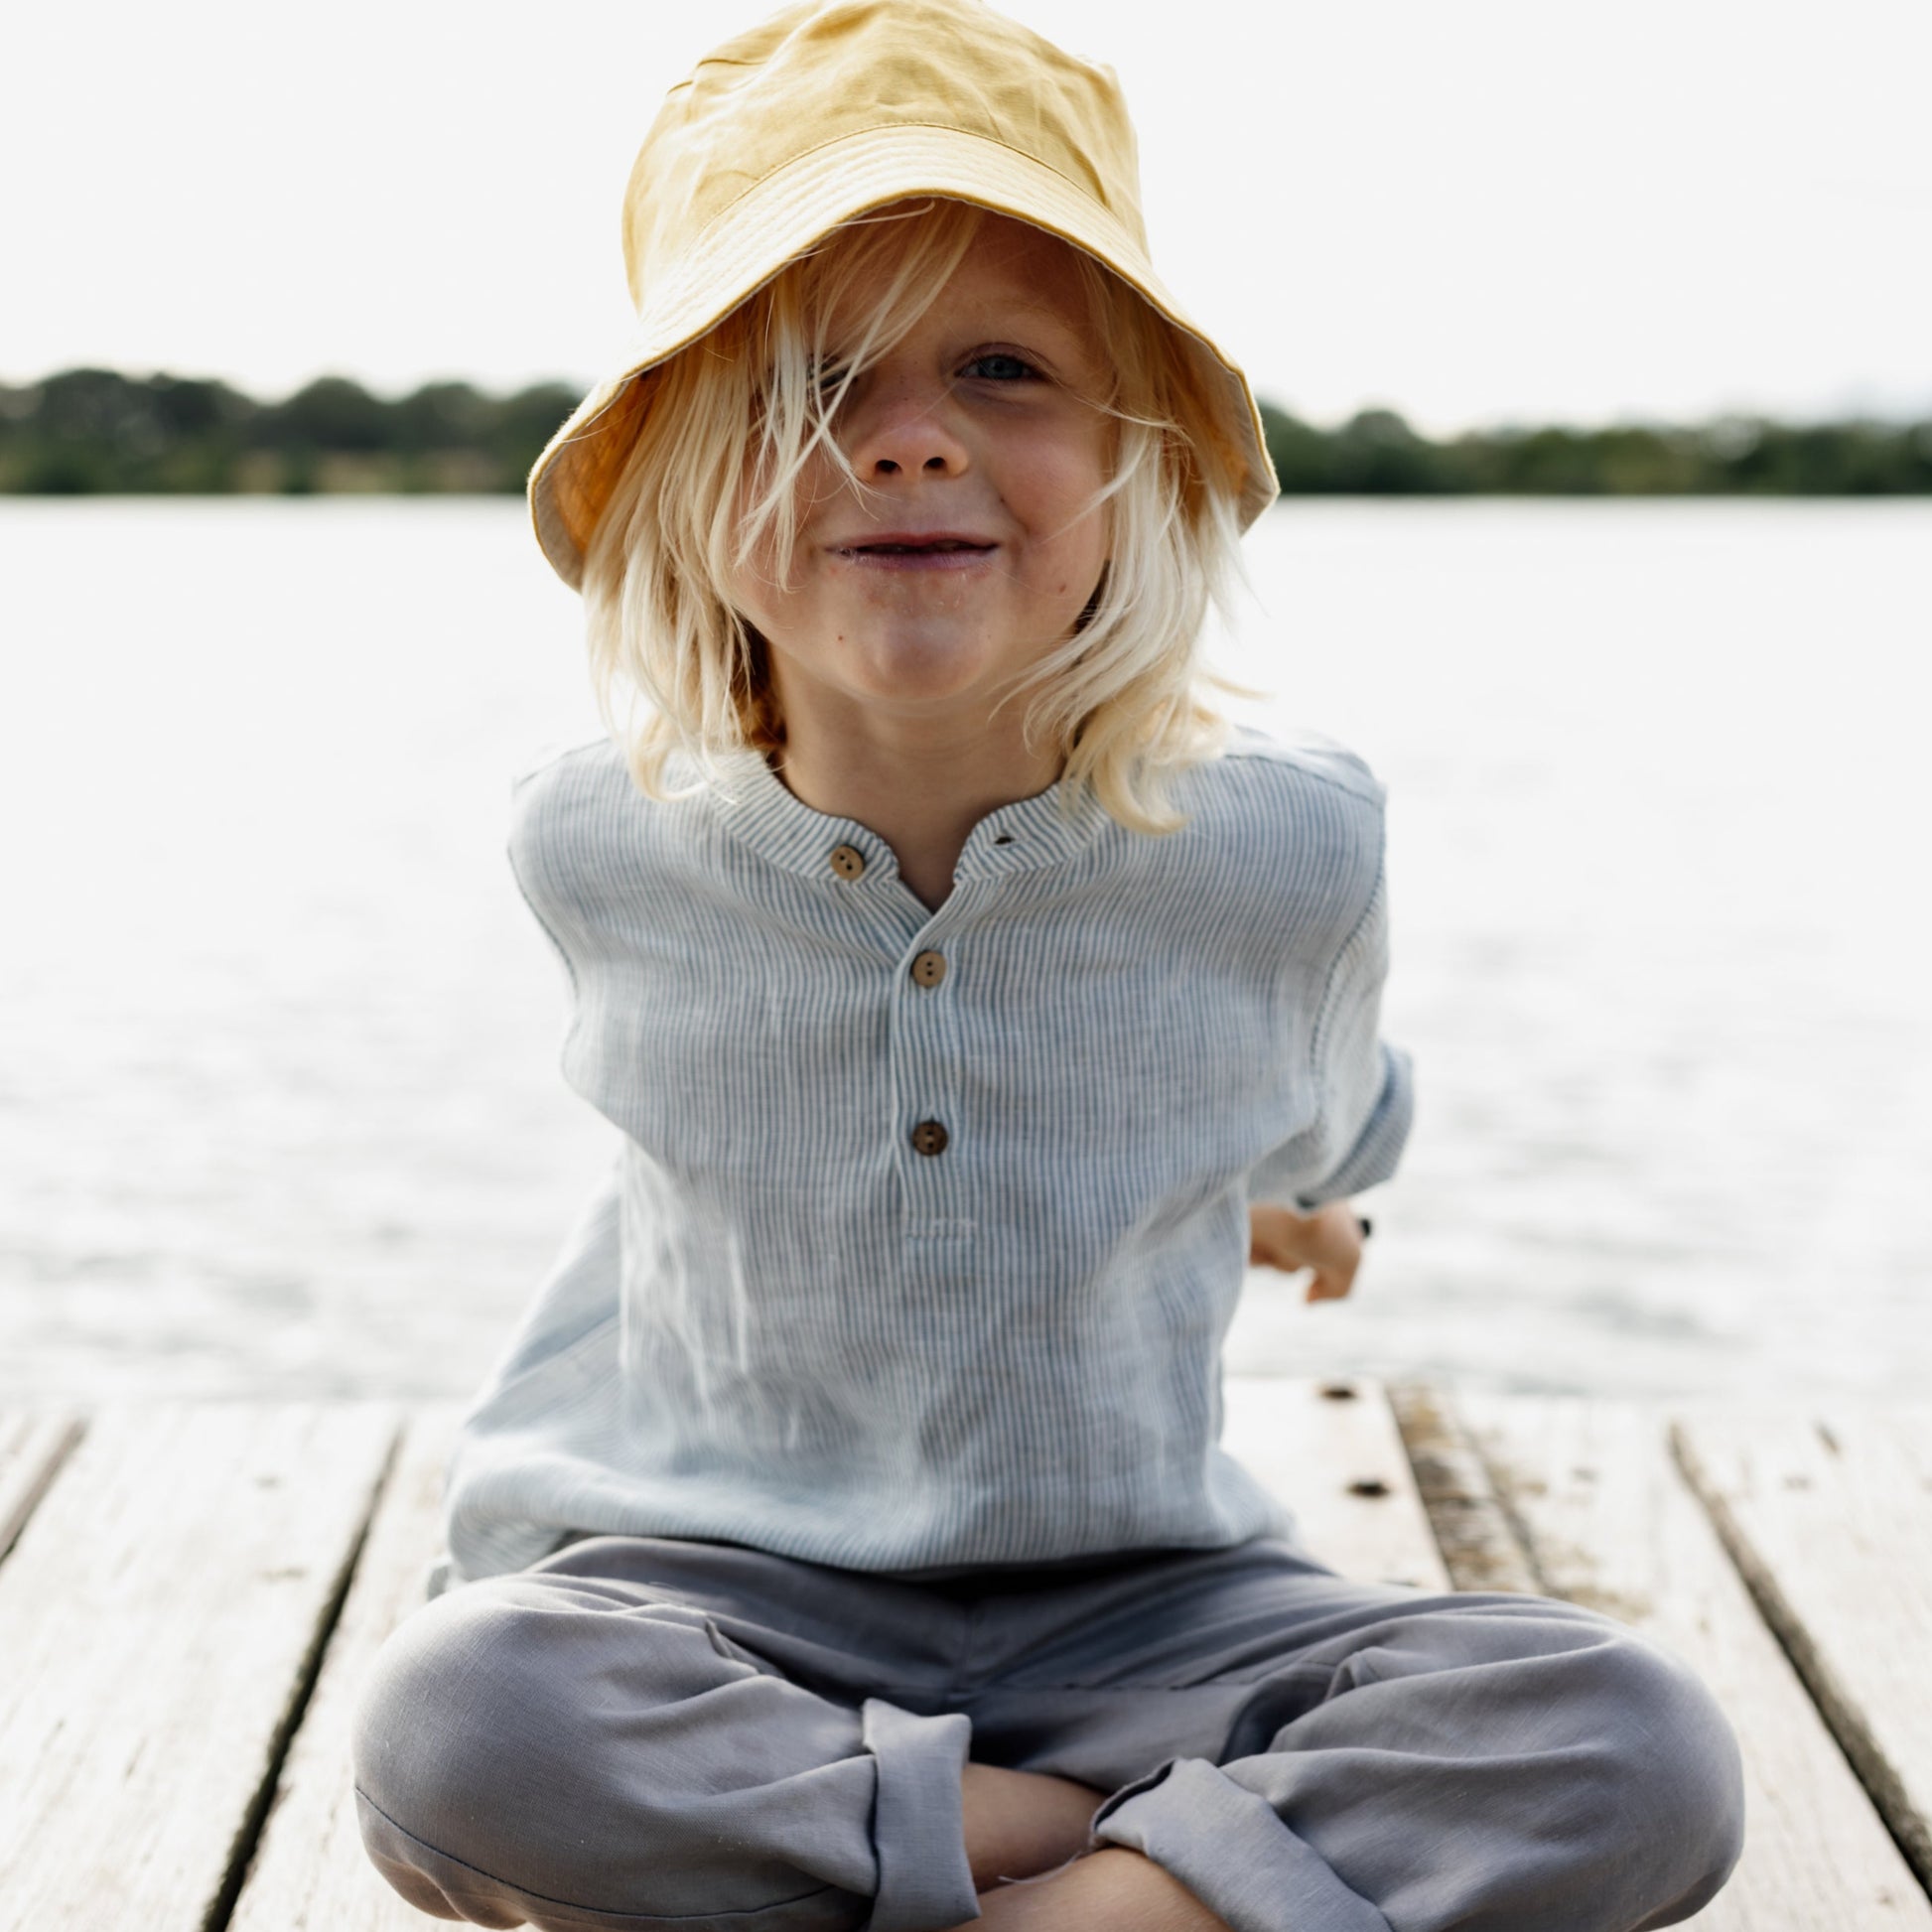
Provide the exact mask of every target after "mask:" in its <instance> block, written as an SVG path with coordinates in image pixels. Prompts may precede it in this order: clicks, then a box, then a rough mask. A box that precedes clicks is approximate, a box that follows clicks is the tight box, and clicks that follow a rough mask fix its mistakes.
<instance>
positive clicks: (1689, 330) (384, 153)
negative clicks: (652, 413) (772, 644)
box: [0, 0, 1932, 433]
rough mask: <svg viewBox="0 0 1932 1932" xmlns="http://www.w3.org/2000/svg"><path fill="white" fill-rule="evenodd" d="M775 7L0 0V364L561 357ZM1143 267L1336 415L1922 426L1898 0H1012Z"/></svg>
mask: <svg viewBox="0 0 1932 1932" xmlns="http://www.w3.org/2000/svg"><path fill="white" fill-rule="evenodd" d="M767 11H769V9H768V8H766V7H765V6H764V5H762V4H761V0H752V4H750V5H747V4H743V0H675V3H673V0H627V4H621V5H620V4H615V0H544V4H543V5H541V6H539V5H526V6H519V7H514V8H509V7H502V6H493V7H492V6H488V5H484V6H479V5H476V4H474V0H472V4H467V5H462V6H458V5H455V4H443V0H379V3H378V0H332V4H331V5H329V6H327V7H321V8H310V7H301V6H295V7H284V6H274V5H266V4H263V0H177V4H173V5H168V6H155V5H151V4H141V5H136V4H134V3H133V0H106V4H98V3H96V4H89V0H69V3H68V4H64V5H60V6H53V5H44V6H38V7H32V8H19V9H15V10H14V11H13V14H12V18H11V20H10V22H9V24H8V26H7V28H6V30H5V35H4V41H3V42H0V48H4V52H5V54H6V57H7V65H8V68H9V69H10V71H9V80H8V87H7V95H8V99H7V107H6V112H5V114H4V115H0V208H3V210H4V241H5V246H4V254H0V380H7V381H24V380H28V379H31V378H33V377H35V376H38V375H42V374H45V373H47V372H49V371H51V370H53V369H56V368H62V367H68V366H71V365H73V364H76V363H80V362H92V363H105V364H109V365H113V366H118V367H122V368H127V369H132V370H140V371H146V370H151V369H158V368H159V369H168V370H172V371H175V372H178V373H182V374H207V375H219V376H224V377H226V378H228V379H229V380H231V381H234V382H237V383H239V384H241V385H242V386H244V387H247V388H249V389H252V390H254V391H256V392H257V393H262V394H276V393H280V392H283V391H285V390H287V389H289V388H292V387H294V386H295V385H297V384H299V383H301V382H303V381H305V380H307V379H308V378H309V377H311V376H314V375H317V374H320V373H323V372H325V371H337V372H342V373H345V374H349V375H353V376H357V377H359V378H361V379H362V380H364V381H366V382H368V383H370V384H371V385H373V386H375V387H377V388H379V389H382V390H385V391H395V390H398V389H401V388H404V387H408V386H412V385H413V384H415V383H416V382H418V381H421V380H424V379H426V378H429V377H437V376H462V377H468V378H471V379H473V380H476V381H479V382H482V383H483V384H484V385H486V386H490V387H501V386H504V385H509V384H518V383H522V382H525V381H529V380H533V379H536V378H539V377H545V376H564V377H567V378H569V379H572V380H580V379H584V378H587V377H589V376H590V375H592V374H593V373H594V372H595V371H596V370H597V369H598V368H600V367H601V366H602V365H603V364H604V362H605V361H606V360H607V359H608V358H609V357H610V356H612V355H613V354H614V352H615V349H616V345H618V344H619V342H620V341H621V338H622V336H623V333H624V328H625V325H626V323H627V322H628V319H629V310H628V305H627V298H626V296H625V293H624V286H623V276H622V263H621V253H620V244H619V239H618V211H619V207H620V204H621V195H622V189H623V183H624V177H625V175H626V173H627V172H628V169H629V165H630V160H631V157H632V155H633V154H634V152H635V150H636V146H637V143H638V140H639V139H640V138H641V136H642V134H643V131H644V129H645V128H646V126H647V125H648V124H649V122H650V120H651V117H652V115H653V114H654V113H655V111H656V108H657V103H658V101H659V99H660V98H661V96H662V94H663V92H664V90H665V88H666V87H667V86H669V85H670V84H671V83H672V82H673V81H675V80H677V79H678V78H680V77H681V76H682V75H683V74H684V73H685V72H686V71H687V70H688V69H689V67H690V65H691V63H692V62H693V61H694V60H695V59H696V58H697V57H698V56H699V55H700V54H702V53H704V52H705V51H706V50H707V49H708V48H710V47H712V46H714V45H716V44H717V43H718V42H719V41H721V40H723V39H725V38H727V37H728V36H729V35H731V34H732V33H734V32H736V31H737V30H738V29H740V28H741V27H743V26H746V25H749V24H751V23H752V22H753V21H755V20H757V19H758V18H759V17H760V15H761V14H763V13H764V12H767ZM1007 11H1010V12H1013V13H1015V14H1017V15H1019V16H1020V17H1021V18H1023V19H1025V20H1026V21H1028V22H1029V23H1030V24H1031V25H1033V26H1035V27H1037V28H1038V29H1040V30H1041V31H1042V32H1044V33H1045V34H1047V35H1048V36H1049V37H1051V38H1052V39H1055V40H1057V41H1059V42H1061V43H1062V44H1063V45H1065V46H1066V47H1068V48H1070V49H1072V50H1073V51H1075V52H1077V53H1080V54H1083V55H1085V56H1087V57H1089V58H1092V59H1097V60H1102V61H1105V62H1107V63H1109V64H1110V65H1111V66H1113V67H1114V68H1115V69H1116V70H1117V71H1118V72H1119V74H1120V76H1121V79H1122V82H1123V83H1124V85H1125V87H1126V89H1127V94H1128V99H1129V102H1130V104H1131V106H1132V108H1133V110H1134V114H1135V118H1136V121H1137V124H1138V126H1139V129H1140V134H1141V150H1142V169H1143V175H1144V178H1145V187H1146V198H1147V207H1148V218H1149V226H1150V229H1151V232H1152V238H1153V246H1154V255H1155V260H1156V262H1157V264H1158V265H1159V266H1160V268H1161V270H1162V272H1163V273H1164V275H1165V276H1166V278H1167V280H1168V282H1169V283H1170V285H1171V286H1172V287H1173V289H1174V291H1175V293H1176V294H1177V295H1178V297H1179V298H1180V300H1181V301H1182V302H1183V303H1184V304H1185V305H1186V306H1188V307H1189V308H1190V309H1191V310H1192V311H1193V312H1194V313H1195V314H1196V315H1197V316H1199V318H1200V319H1201V320H1202V321H1203V323H1205V324H1206V325H1207V326H1208V327H1210V328H1211V329H1213V330H1214V331H1215V332H1216V333H1217V334H1219V335H1220V336H1221V337H1222V339H1223V340H1224V341H1225V343H1226V344H1227V345H1228V346H1229V347H1230V348H1232V349H1233V350H1234V351H1235V352H1236V353H1237V354H1239V355H1241V356H1242V357H1243V358H1244V359H1245V360H1246V362H1247V365H1248V369H1249V373H1250V375H1251V376H1252V377H1253V378H1254V380H1255V383H1256V386H1257V387H1258V388H1259V389H1260V390H1261V391H1262V392H1263V393H1264V394H1267V395H1270V396H1273V397H1274V398H1276V399H1277V400H1279V401H1281V402H1283V403H1284V404H1286V405H1288V406H1289V407H1291V408H1295V409H1298V410H1300V411H1302V412H1303V413H1305V414H1307V415H1310V416H1311V417H1313V418H1315V419H1316V420H1321V421H1326V420H1331V419H1333V418H1336V417H1339V416H1341V415H1344V414H1346V413H1347V412H1349V411H1351V410H1353V409H1355V408H1358V407H1361V406H1363V405H1365V404H1370V403H1386V404H1389V405H1392V406H1394V407H1397V408H1400V409H1402V410H1403V411H1404V412H1405V413H1406V414H1407V415H1409V417H1410V418H1411V420H1412V421H1414V422H1416V423H1417V424H1418V425H1419V426H1421V427H1423V428H1425V429H1429V430H1433V431H1436V432H1439V433H1440V432H1443V431H1448V430H1452V429H1455V428H1458V427H1461V426H1464V425H1467V424H1474V423H1482V422H1497V421H1508V420H1518V421H1522V420H1546V419H1560V420H1570V421H1579V422H1582V421H1592V422H1595V421H1608V420H1611V419H1614V418H1617V417H1649V418H1672V417H1676V418H1686V417H1695V416H1703V415H1707V414H1712V413H1716V412H1718V411H1720V410H1724V409H1762V410H1766V411H1769V412H1772V413H1776V414H1785V415H1793V416H1804V415H1825V414H1835V413H1849V412H1853V411H1861V410H1872V411H1880V412H1887V413H1902V412H1908V411H1909V412H1912V413H1915V414H1923V415H1932V138H1928V114H1927V91H1926V90H1927V77H1928V75H1932V5H1928V4H1927V0H1833V4H1831V5H1830V6H1827V5H1826V4H1824V0H1807V4H1805V5H1802V6H1799V5H1794V4H1790V0H1615V4H1608V3H1607V0H1453V4H1445V0H1319V4H1313V3H1312V0H1288V4H1282V0H1252V3H1251V4H1235V3H1234V0H1188V4H1185V5H1173V4H1172V3H1171V0H1166V3H1164V4H1162V5H1159V6H1154V5H1147V4H1141V3H1140V0H1017V3H1016V4H1014V5H1012V6H1011V7H1009V8H1008V9H1007Z"/></svg>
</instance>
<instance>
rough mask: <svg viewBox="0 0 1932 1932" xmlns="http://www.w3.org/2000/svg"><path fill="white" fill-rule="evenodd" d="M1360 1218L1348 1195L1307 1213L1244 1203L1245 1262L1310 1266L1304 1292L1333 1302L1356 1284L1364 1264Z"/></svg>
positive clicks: (1291, 1268)
mask: <svg viewBox="0 0 1932 1932" xmlns="http://www.w3.org/2000/svg"><path fill="white" fill-rule="evenodd" d="M1362 1232H1363V1228H1362V1222H1361V1219H1360V1217H1359V1216H1358V1215H1357V1214H1356V1212H1355V1210H1354V1209H1353V1208H1352V1207H1350V1206H1349V1204H1348V1203H1347V1202H1346V1201H1340V1200H1331V1201H1326V1202H1324V1203H1323V1204H1322V1205H1321V1206H1319V1207H1317V1208H1316V1209H1315V1210H1314V1211H1313V1212H1312V1213H1311V1214H1298V1213H1296V1211H1295V1210H1294V1209H1293V1208H1292V1207H1277V1206H1275V1205H1274V1204H1273V1203H1272V1202H1266V1201H1263V1202H1258V1203H1257V1204H1256V1205H1254V1206H1252V1207H1250V1208H1249V1209H1248V1265H1249V1267H1251V1268H1279V1269H1281V1270H1283V1272H1284V1273H1286V1274H1291V1275H1292V1274H1294V1273H1295V1272H1296V1270H1297V1269H1300V1268H1312V1269H1313V1270H1314V1279H1313V1280H1312V1281H1311V1282H1310V1283H1309V1292H1308V1294H1307V1296H1306V1297H1305V1298H1304V1299H1305V1300H1307V1301H1310V1302H1333V1301H1337V1300H1339V1299H1340V1298H1341V1297H1342V1296H1344V1295H1346V1294H1347V1293H1348V1291H1349V1290H1350V1289H1351V1288H1353V1287H1354V1286H1355V1271H1356V1269H1358V1268H1359V1267H1360V1266H1361V1265H1362Z"/></svg>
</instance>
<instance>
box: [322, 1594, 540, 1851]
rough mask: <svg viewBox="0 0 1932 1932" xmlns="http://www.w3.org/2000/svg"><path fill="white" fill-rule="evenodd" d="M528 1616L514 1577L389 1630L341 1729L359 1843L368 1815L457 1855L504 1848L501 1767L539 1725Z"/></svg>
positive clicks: (439, 1602)
mask: <svg viewBox="0 0 1932 1932" xmlns="http://www.w3.org/2000/svg"><path fill="white" fill-rule="evenodd" d="M533 1613H534V1606H531V1605H529V1604H527V1603H526V1602H525V1600H524V1599H523V1596H522V1593H521V1591H520V1590H519V1589H518V1587H517V1580H516V1579H514V1578H492V1579H488V1580H485V1581H483V1582H481V1583H477V1584H473V1585H468V1586H466V1587H463V1588H461V1589H458V1590H453V1591H451V1592H449V1593H448V1594H447V1595H444V1596H439V1597H437V1598H436V1599H435V1600H433V1601H432V1602H430V1603H427V1604H425V1605H424V1606H423V1607H422V1608H420V1609H418V1610H415V1611H413V1612H412V1613H411V1614H410V1615H409V1616H407V1617H405V1618H404V1619H403V1620H402V1622H401V1623H399V1624H398V1625H397V1626H396V1628H395V1629H394V1630H393V1631H392V1632H391V1633H390V1635H389V1637H388V1639H387V1640H386V1641H385V1642H384V1644H383V1645H382V1648H381V1649H380V1650H379V1651H378V1652H377V1653H376V1657H375V1661H374V1663H373V1665H372V1666H371V1667H370V1669H369V1672H368V1674H367V1676H366V1677H365V1678H364V1679H363V1681H362V1684H361V1687H360V1689H359V1691H358V1693H357V1696H356V1701H355V1709H354V1714H353V1717H352V1719H351V1723H350V1730H349V1758H350V1763H351V1766H352V1769H353V1772H354V1779H355V1791H356V1795H357V1797H358V1799H359V1800H360V1801H361V1802H360V1805H359V1807H358V1809H360V1810H361V1811H362V1814H363V1817H364V1820H365V1831H364V1837H365V1839H367V1838H369V1836H370V1833H369V1831H368V1829H367V1825H368V1824H369V1823H372V1822H373V1820H371V1817H370V1814H371V1813H373V1814H374V1818H375V1819H383V1820H387V1821H388V1823H389V1824H390V1825H391V1826H392V1827H393V1828H394V1830H395V1831H396V1832H398V1833H400V1834H403V1835H405V1836H407V1837H409V1838H413V1839H419V1840H421V1841H422V1842H423V1843H424V1844H425V1845H428V1846H433V1847H436V1848H438V1849H440V1850H441V1851H442V1852H444V1853H446V1854H451V1855H454V1856H456V1857H458V1858H474V1857H476V1855H477V1853H478V1851H479V1849H480V1848H481V1847H482V1846H483V1845H484V1844H487V1845H489V1846H490V1847H492V1848H500V1846H501V1843H502V1833H503V1831H504V1830H505V1829H507V1828H511V1827H512V1826H513V1822H514V1817H515V1807H514V1806H513V1805H511V1804H508V1803H498V1802H497V1800H498V1799H506V1798H507V1796H508V1794H507V1792H505V1791H503V1790H502V1789H501V1787H502V1786H503V1784H504V1782H505V1780H504V1770H505V1767H506V1765H507V1764H508V1763H509V1762H510V1761H511V1760H513V1759H514V1758H515V1757H517V1756H518V1754H519V1752H518V1741H517V1740H523V1739H528V1738H530V1735H531V1729H532V1725H540V1724H541V1721H542V1709H543V1700H542V1696H541V1693H540V1689H539V1686H538V1684H537V1682H536V1677H537V1671H538V1664H537V1659H536V1655H535V1652H534V1650H533V1648H532V1645H531V1642H530V1637H531V1632H530V1630H529V1628H528V1624H529V1619H530V1616H531V1615H532V1614H533ZM553 1693H554V1686H553ZM373 1850H374V1847H373V1846H371V1851H373ZM378 1862H379V1863H385V1868H386V1861H381V1860H379V1861H378ZM479 1863H495V1861H493V1860H489V1861H484V1860H479Z"/></svg>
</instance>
